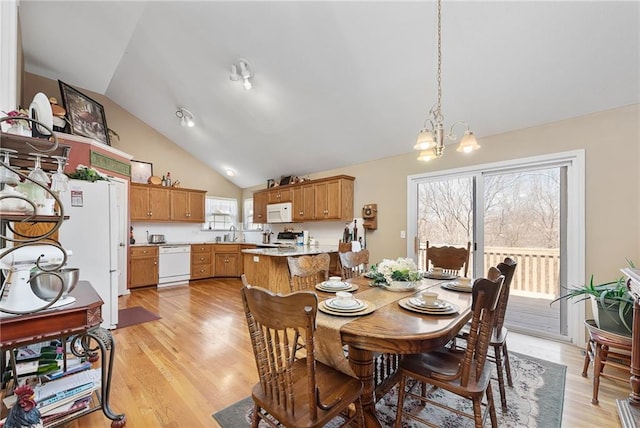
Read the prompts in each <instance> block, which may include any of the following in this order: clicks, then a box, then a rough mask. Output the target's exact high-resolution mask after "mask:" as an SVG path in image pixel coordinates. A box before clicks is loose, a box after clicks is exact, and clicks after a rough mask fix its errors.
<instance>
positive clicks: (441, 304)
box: [409, 297, 451, 311]
mask: <svg viewBox="0 0 640 428" xmlns="http://www.w3.org/2000/svg"><path fill="white" fill-rule="evenodd" d="M409 303H410V304H411V305H413V306H417V307H419V308H423V309H430V310H433V311H446V310H448V309H450V308H451V303H449V302H447V301H445V300H440V299H438V300H436V301H435V302H434V303H433V304H426V303H425V302H424V300H422V299H420V298H419V297H412V298H411V299H409Z"/></svg>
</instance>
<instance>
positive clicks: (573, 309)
mask: <svg viewBox="0 0 640 428" xmlns="http://www.w3.org/2000/svg"><path fill="white" fill-rule="evenodd" d="M569 219H571V221H569ZM407 224H408V230H409V233H410V235H409V236H413V237H415V242H414V244H413V245H408V248H407V254H408V255H409V256H410V257H413V258H414V259H415V260H417V261H418V264H419V266H422V268H425V266H426V265H425V264H424V253H425V252H424V248H425V242H426V241H427V240H429V241H430V242H434V243H438V244H440V245H454V246H463V245H466V242H467V241H471V242H472V243H473V245H472V261H471V265H472V269H470V271H471V272H472V273H473V277H475V278H477V277H482V276H485V274H486V272H487V270H488V269H489V267H491V266H495V265H496V264H497V263H498V262H500V261H502V260H503V259H504V258H505V257H514V258H515V259H516V261H517V262H518V268H517V269H516V275H515V277H514V280H513V283H512V286H511V297H510V300H509V308H508V310H507V317H506V324H507V326H508V327H509V328H510V329H512V330H514V331H520V332H523V333H528V334H532V335H536V336H542V337H547V338H553V339H560V340H566V341H573V342H574V343H576V344H578V345H580V344H582V343H583V342H584V334H583V333H581V331H582V320H584V306H583V305H567V304H566V302H564V301H560V302H556V303H554V304H553V305H550V303H551V302H552V301H553V299H555V298H556V297H558V296H559V295H560V294H562V287H563V286H564V285H565V284H576V283H581V282H582V281H584V249H583V248H584V246H583V242H584V153H583V151H576V152H567V153H560V154H557V155H549V156H542V157H536V158H526V159H518V160H513V161H508V162H500V163H494V164H486V165H478V166H475V167H471V168H462V169H457V170H449V171H441V172H434V173H429V174H419V175H414V176H410V177H409V178H408V219H407Z"/></svg>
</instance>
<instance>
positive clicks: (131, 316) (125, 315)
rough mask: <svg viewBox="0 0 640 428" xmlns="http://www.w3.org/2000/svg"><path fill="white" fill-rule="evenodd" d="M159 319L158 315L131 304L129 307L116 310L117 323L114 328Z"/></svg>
mask: <svg viewBox="0 0 640 428" xmlns="http://www.w3.org/2000/svg"><path fill="white" fill-rule="evenodd" d="M159 319H160V317H159V316H158V315H156V314H154V313H153V312H151V311H148V310H146V309H145V308H143V307H142V306H132V307H130V308H124V309H120V310H119V311H118V325H117V326H116V330H117V329H119V328H125V327H130V326H132V325H136V324H142V323H143V322H148V321H155V320H159Z"/></svg>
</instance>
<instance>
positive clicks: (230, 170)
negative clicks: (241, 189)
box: [226, 168, 236, 177]
mask: <svg viewBox="0 0 640 428" xmlns="http://www.w3.org/2000/svg"><path fill="white" fill-rule="evenodd" d="M226 173H227V175H228V176H229V177H233V176H235V175H236V172H235V171H234V170H232V169H231V168H227V169H226Z"/></svg>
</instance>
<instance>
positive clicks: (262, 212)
mask: <svg viewBox="0 0 640 428" xmlns="http://www.w3.org/2000/svg"><path fill="white" fill-rule="evenodd" d="M268 201H269V192H256V193H254V194H253V222H254V223H266V222H267V203H268Z"/></svg>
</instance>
